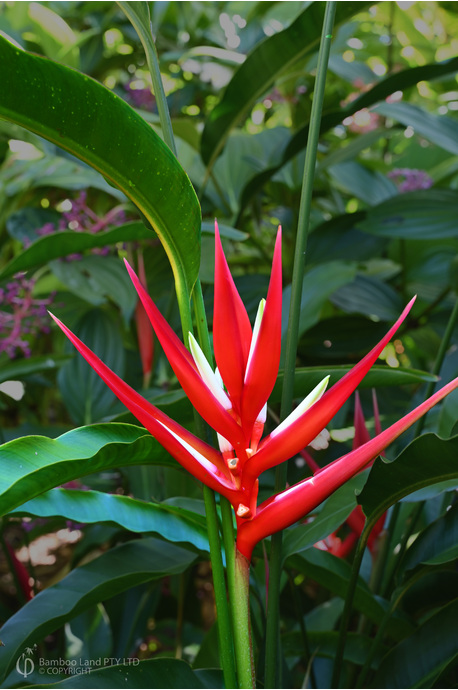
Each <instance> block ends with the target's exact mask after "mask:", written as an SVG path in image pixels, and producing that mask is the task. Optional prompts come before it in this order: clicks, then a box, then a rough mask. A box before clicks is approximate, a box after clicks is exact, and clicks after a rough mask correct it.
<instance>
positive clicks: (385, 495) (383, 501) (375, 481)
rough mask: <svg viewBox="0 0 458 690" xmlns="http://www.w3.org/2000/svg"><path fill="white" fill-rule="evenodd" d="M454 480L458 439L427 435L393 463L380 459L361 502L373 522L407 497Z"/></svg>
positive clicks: (363, 492)
mask: <svg viewBox="0 0 458 690" xmlns="http://www.w3.org/2000/svg"><path fill="white" fill-rule="evenodd" d="M451 479H456V480H458V436H454V437H453V438H449V439H447V440H444V439H441V438H439V437H438V436H436V435H435V434H424V435H423V436H420V437H419V438H417V439H415V441H412V443H410V444H409V445H408V446H407V448H405V449H404V450H403V451H402V453H401V454H400V455H399V456H398V457H397V458H396V460H394V461H393V462H385V461H384V460H381V459H380V458H377V460H376V461H375V463H374V465H373V466H372V469H371V472H370V474H369V478H368V480H367V482H366V484H365V486H364V489H363V490H362V492H361V494H360V495H359V496H358V503H360V504H361V507H362V509H363V511H364V513H365V515H366V517H367V519H368V522H373V521H375V520H376V519H377V518H378V516H380V515H382V514H383V513H384V512H385V511H386V510H388V508H389V507H390V506H392V505H394V504H395V503H397V502H398V501H399V500H401V498H404V496H407V495H408V494H411V493H413V492H414V491H418V489H423V488H424V487H427V486H430V485H432V484H437V483H439V482H445V481H448V480H451Z"/></svg>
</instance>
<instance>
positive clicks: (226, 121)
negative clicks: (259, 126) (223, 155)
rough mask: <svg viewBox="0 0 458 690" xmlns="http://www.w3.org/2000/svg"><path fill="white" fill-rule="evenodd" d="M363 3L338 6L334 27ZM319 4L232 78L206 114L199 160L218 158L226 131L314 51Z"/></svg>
mask: <svg viewBox="0 0 458 690" xmlns="http://www.w3.org/2000/svg"><path fill="white" fill-rule="evenodd" d="M368 4H369V3H366V2H363V3H361V2H358V3H356V2H345V3H344V2H340V3H338V5H337V12H336V20H335V23H336V26H338V25H339V24H340V23H342V22H344V21H346V20H347V19H348V18H349V17H351V16H352V15H353V14H355V13H356V12H361V11H363V10H364V9H366V7H367V5H368ZM323 13H324V7H323V3H318V2H313V3H311V4H309V5H308V7H307V8H306V9H305V10H304V11H303V12H301V14H300V15H299V16H298V17H297V19H296V20H295V21H294V22H293V23H292V24H291V25H290V26H288V27H287V28H286V29H284V30H283V31H279V32H278V33H276V34H274V35H273V36H271V37H270V38H268V39H266V40H264V41H262V43H260V44H259V45H258V46H257V47H256V48H255V49H254V50H253V51H252V52H251V53H250V54H249V55H248V57H247V59H246V60H245V62H244V63H243V65H241V66H240V68H239V69H238V70H237V72H236V73H235V74H234V76H233V77H232V79H231V81H230V82H229V85H228V87H227V89H226V91H225V93H224V95H223V97H222V99H221V101H220V102H219V103H218V105H217V106H216V108H215V109H214V110H213V111H212V113H210V117H209V118H208V121H207V124H206V126H205V129H204V131H203V134H202V157H203V159H204V161H205V162H206V163H207V164H209V163H210V164H211V163H212V162H213V161H214V160H215V158H216V157H217V156H218V155H219V153H220V151H221V149H222V147H223V146H224V143H225V140H226V138H227V135H228V134H229V132H230V130H231V129H232V128H233V127H234V126H235V125H236V124H237V123H238V122H239V120H240V119H241V118H242V117H243V116H244V115H245V114H246V113H247V112H248V111H249V109H250V108H251V107H252V106H253V105H254V103H256V100H257V99H258V98H260V97H261V96H262V95H263V94H264V93H266V91H267V90H268V89H269V88H271V86H273V84H274V82H275V79H276V78H277V77H278V76H279V75H280V74H282V73H283V72H285V71H286V70H287V69H288V67H290V66H291V65H292V64H294V63H295V62H297V61H298V60H300V59H301V58H304V57H305V56H307V55H311V54H312V53H313V52H314V51H316V50H317V49H318V44H319V40H320V35H321V27H322V25H323Z"/></svg>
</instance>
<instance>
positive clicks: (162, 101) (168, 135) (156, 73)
mask: <svg viewBox="0 0 458 690" xmlns="http://www.w3.org/2000/svg"><path fill="white" fill-rule="evenodd" d="M118 5H119V6H120V7H121V9H122V10H123V12H124V14H125V15H126V16H127V18H128V19H129V21H130V22H131V24H132V26H133V27H134V29H135V31H136V32H137V34H138V36H139V38H140V41H141V42H142V46H143V49H144V51H145V56H146V62H147V63H148V69H149V71H150V74H151V80H152V82H153V92H154V97H155V99H156V105H157V111H158V113H159V120H160V123H161V128H162V133H163V136H164V141H165V143H166V144H167V146H168V147H169V149H170V150H171V151H172V153H173V155H174V156H176V155H177V150H176V146H175V139H174V136H173V129H172V121H171V119H170V112H169V107H168V105H167V99H166V97H165V92H164V86H163V84H162V77H161V70H160V67H159V59H158V55H157V51H156V43H155V40H154V36H153V31H152V27H151V16H150V10H149V3H148V2H141V3H135V4H134V3H132V2H118Z"/></svg>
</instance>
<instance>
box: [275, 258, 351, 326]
mask: <svg viewBox="0 0 458 690" xmlns="http://www.w3.org/2000/svg"><path fill="white" fill-rule="evenodd" d="M355 275H356V266H355V265H354V264H352V263H343V262H342V261H330V262H329V263H327V264H320V265H318V266H314V267H313V268H312V269H311V270H310V271H308V272H307V273H306V275H305V276H304V281H303V283H302V306H301V313H300V317H299V334H302V333H304V332H305V331H306V330H308V329H309V328H311V327H312V326H313V325H315V324H316V323H317V322H318V321H319V319H320V314H321V310H322V309H323V306H324V305H325V303H326V302H327V300H328V298H329V297H330V296H331V295H332V294H333V293H334V292H335V291H336V290H338V289H339V288H340V287H342V285H346V284H347V283H351V282H352V280H353V279H354V277H355ZM290 300H291V286H290V285H288V286H287V287H286V288H285V289H284V290H283V304H282V314H283V317H282V335H283V337H284V336H285V335H286V330H287V327H288V314H289V303H290Z"/></svg>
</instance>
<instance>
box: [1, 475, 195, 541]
mask: <svg viewBox="0 0 458 690" xmlns="http://www.w3.org/2000/svg"><path fill="white" fill-rule="evenodd" d="M12 514H20V515H32V516H36V517H55V516H59V517H64V518H66V519H67V520H72V521H73V522H76V523H82V524H88V525H92V524H97V523H109V524H115V525H119V526H120V527H123V528H124V529H126V530H128V531H129V532H136V533H139V534H143V533H146V532H155V533H156V534H160V535H161V537H164V539H167V540H168V541H173V542H188V543H190V544H193V545H194V546H195V547H196V548H198V549H200V550H203V551H208V539H207V530H206V523H205V518H204V517H203V516H201V515H199V514H198V513H194V512H192V511H191V510H186V509H185V508H181V507H179V506H174V505H170V504H168V503H145V502H144V501H139V500H137V499H134V498H130V497H129V496H117V495H116V494H105V493H101V492H100V491H79V490H77V489H52V490H51V491H47V492H46V493H44V494H42V495H41V496H37V497H36V498H33V499H32V500H31V501H27V503H24V504H23V505H21V506H20V508H16V510H15V511H13V513H12Z"/></svg>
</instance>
